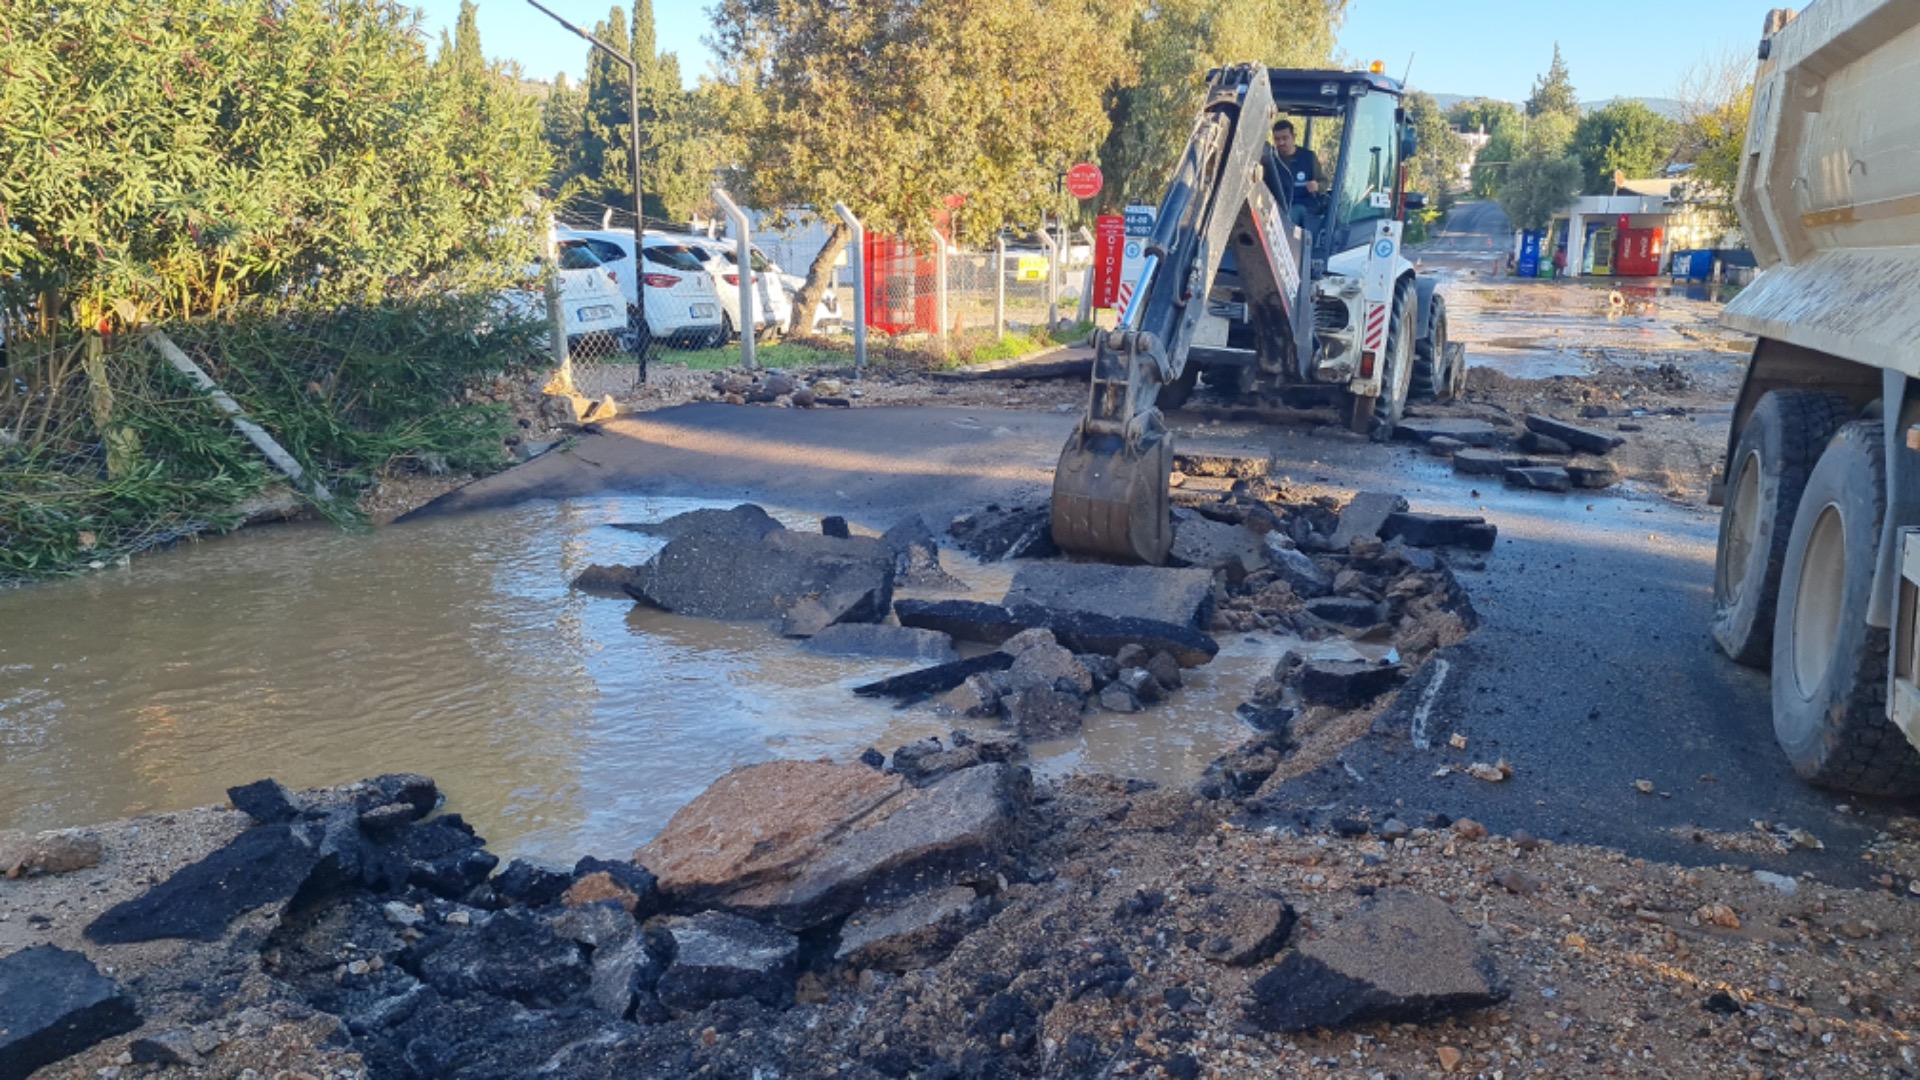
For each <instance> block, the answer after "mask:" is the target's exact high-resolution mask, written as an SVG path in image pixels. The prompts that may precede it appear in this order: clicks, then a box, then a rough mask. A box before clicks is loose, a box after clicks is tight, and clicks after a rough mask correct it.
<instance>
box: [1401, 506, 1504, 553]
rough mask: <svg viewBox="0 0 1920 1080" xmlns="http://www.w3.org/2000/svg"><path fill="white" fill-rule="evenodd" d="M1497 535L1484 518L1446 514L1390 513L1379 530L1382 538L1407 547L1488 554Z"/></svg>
mask: <svg viewBox="0 0 1920 1080" xmlns="http://www.w3.org/2000/svg"><path fill="white" fill-rule="evenodd" d="M1498 532H1499V530H1498V529H1496V528H1495V527H1494V526H1492V525H1489V524H1487V519H1485V518H1479V517H1458V516H1453V515H1449V514H1415V513H1400V514H1390V515H1388V516H1387V522H1386V524H1385V525H1382V526H1381V527H1380V535H1381V536H1382V537H1384V538H1386V539H1388V540H1394V539H1398V540H1403V541H1405V542H1406V543H1407V545H1408V546H1409V547H1417V548H1428V547H1463V548H1466V549H1468V550H1469V551H1492V550H1493V542H1494V539H1495V538H1496V536H1497V535H1498Z"/></svg>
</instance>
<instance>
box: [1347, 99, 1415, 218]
mask: <svg viewBox="0 0 1920 1080" xmlns="http://www.w3.org/2000/svg"><path fill="white" fill-rule="evenodd" d="M1395 105H1396V101H1395V99H1394V97H1393V95H1392V94H1381V93H1373V94H1368V95H1367V96H1366V97H1364V98H1361V99H1360V100H1359V101H1358V102H1357V103H1355V105H1354V107H1353V125H1352V128H1351V130H1349V131H1348V132H1347V137H1346V145H1345V147H1344V148H1342V150H1341V154H1340V160H1341V162H1342V163H1343V164H1344V166H1345V168H1346V173H1345V175H1344V176H1342V177H1341V178H1340V190H1339V191H1338V192H1337V193H1336V195H1335V204H1334V205H1335V215H1336V216H1335V218H1334V220H1335V221H1337V222H1339V223H1340V224H1341V225H1343V226H1349V227H1350V226H1353V225H1357V224H1362V223H1371V222H1374V221H1378V220H1380V219H1382V218H1387V217H1391V216H1393V204H1392V199H1393V189H1394V186H1395V183H1396V178H1397V177H1398V176H1399V175H1400V140H1399V139H1398V138H1397V131H1396V128H1395V126H1394V122H1393V116H1394V106H1395ZM1376 196H1380V197H1378V198H1377V197H1376ZM1380 204H1384V205H1380Z"/></svg>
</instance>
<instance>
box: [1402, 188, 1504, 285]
mask: <svg viewBox="0 0 1920 1080" xmlns="http://www.w3.org/2000/svg"><path fill="white" fill-rule="evenodd" d="M1512 249H1513V224H1512V223H1511V222H1509V221H1508V220H1507V214H1506V211H1504V210H1502V209H1500V204H1499V203H1496V202H1494V201H1492V200H1490V199H1489V200H1486V201H1483V202H1463V203H1456V204H1455V205H1454V207H1453V209H1452V210H1449V211H1448V212H1447V216H1446V218H1445V219H1443V220H1442V221H1441V222H1440V227H1439V228H1438V229H1437V230H1436V231H1435V232H1434V234H1433V237H1432V238H1431V239H1430V240H1428V241H1427V242H1426V243H1424V244H1421V245H1419V246H1418V247H1416V248H1414V249H1412V254H1413V255H1414V257H1416V258H1419V259H1421V260H1422V261H1423V262H1428V263H1433V262H1443V263H1449V264H1452V263H1460V264H1463V265H1467V266H1472V267H1475V268H1481V269H1489V270H1490V269H1493V268H1497V267H1499V266H1501V265H1503V264H1504V263H1505V262H1506V258H1507V253H1508V252H1510V251H1511V250H1512Z"/></svg>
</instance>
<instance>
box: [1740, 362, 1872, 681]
mask: <svg viewBox="0 0 1920 1080" xmlns="http://www.w3.org/2000/svg"><path fill="white" fill-rule="evenodd" d="M1855 412H1856V410H1855V409H1854V408H1853V406H1852V405H1850V404H1849V403H1848V402H1847V399H1846V398H1845V397H1843V396H1842V395H1839V394H1821V393H1814V392H1810V391H1805V390H1775V391H1773V392H1772V393H1769V394H1767V395H1766V396H1764V397H1762V398H1761V399H1760V403H1759V404H1758V405H1756V406H1754V410H1753V416H1752V417H1751V418H1750V419H1748V421H1747V426H1746V428H1745V429H1744V430H1743V431H1742V432H1741V433H1740V441H1739V443H1738V444H1737V445H1736V446H1735V447H1734V451H1733V457H1732V459H1731V462H1732V463H1731V465H1730V466H1729V469H1728V477H1727V503H1726V507H1725V508H1724V509H1723V510H1721V512H1720V546H1719V551H1718V554H1717V555H1716V556H1715V558H1714V564H1713V639H1714V640H1715V641H1717V642H1719V643H1720V648H1721V649H1722V650H1723V651H1725V652H1726V654H1727V655H1728V656H1729V657H1731V658H1733V660H1734V662H1736V663H1740V664H1745V665H1747V666H1748V667H1756V668H1762V669H1764V668H1766V666H1767V665H1768V664H1769V663H1771V662H1772V660H1773V619H1774V612H1775V609H1776V607H1777V605H1778V601H1779V596H1780V566H1781V564H1782V563H1783V562H1785V561H1786V557H1787V541H1788V539H1789V538H1790V537H1791V535H1792V533H1793V518H1794V513H1795V511H1797V510H1798V509H1799V507H1800V495H1801V493H1802V492H1804V491H1805V490H1806V487H1807V475H1808V474H1809V473H1811V472H1812V471H1813V466H1814V463H1815V462H1817V461H1819V460H1820V453H1821V451H1823V450H1825V449H1826V446H1827V442H1828V441H1829V440H1830V439H1832V438H1833V433H1834V432H1836V431H1838V430H1840V427H1841V425H1843V424H1845V423H1846V422H1847V421H1848V420H1849V419H1850V418H1851V417H1852V416H1853V415H1854V414H1855Z"/></svg>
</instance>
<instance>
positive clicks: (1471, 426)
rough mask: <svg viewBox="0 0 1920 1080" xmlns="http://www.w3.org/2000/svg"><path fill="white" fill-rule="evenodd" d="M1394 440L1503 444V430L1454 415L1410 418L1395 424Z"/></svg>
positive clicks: (1484, 422)
mask: <svg viewBox="0 0 1920 1080" xmlns="http://www.w3.org/2000/svg"><path fill="white" fill-rule="evenodd" d="M1393 437H1394V438H1396V439H1404V440H1406V441H1409V442H1431V441H1433V440H1434V439H1438V438H1446V439H1453V440H1455V441H1457V442H1461V443H1465V444H1466V445H1468V446H1497V445H1499V442H1500V438H1501V433H1500V429H1499V428H1496V427H1494V426H1493V425H1492V424H1489V423H1487V422H1486V421H1485V420H1474V419H1470V418H1466V417H1452V416H1407V417H1402V418H1401V419H1400V422H1399V423H1397V424H1395V425H1393Z"/></svg>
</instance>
